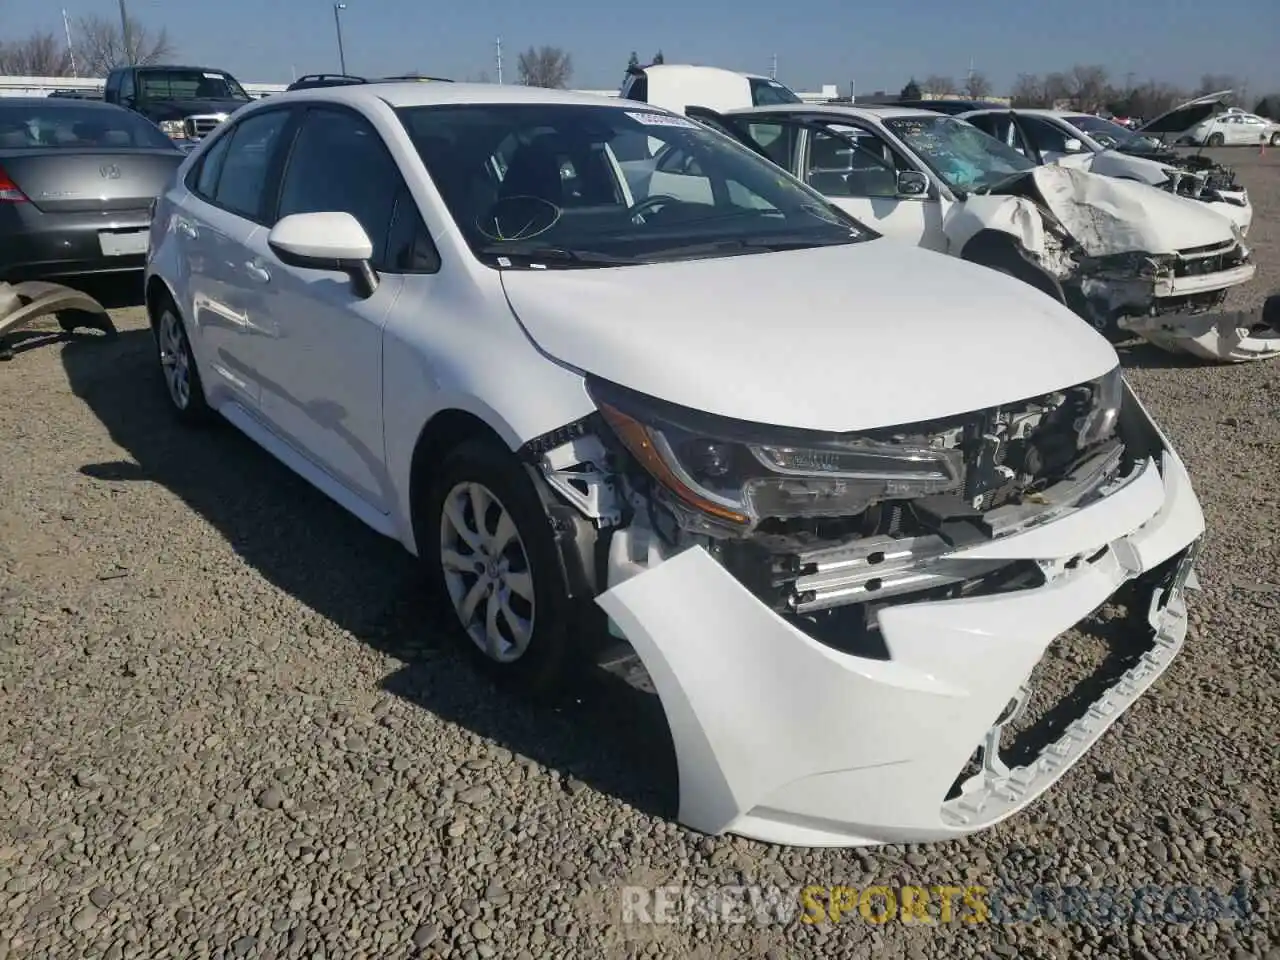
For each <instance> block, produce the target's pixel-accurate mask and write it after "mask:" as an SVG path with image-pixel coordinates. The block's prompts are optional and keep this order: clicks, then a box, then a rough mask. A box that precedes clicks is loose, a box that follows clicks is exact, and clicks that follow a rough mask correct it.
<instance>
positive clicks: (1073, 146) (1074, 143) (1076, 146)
mask: <svg viewBox="0 0 1280 960" xmlns="http://www.w3.org/2000/svg"><path fill="white" fill-rule="evenodd" d="M1062 148H1063V149H1064V150H1066V151H1067V153H1084V143H1083V142H1081V141H1080V140H1077V139H1076V138H1075V137H1071V138H1070V139H1068V140H1067V141H1066V143H1064V144H1063V145H1062Z"/></svg>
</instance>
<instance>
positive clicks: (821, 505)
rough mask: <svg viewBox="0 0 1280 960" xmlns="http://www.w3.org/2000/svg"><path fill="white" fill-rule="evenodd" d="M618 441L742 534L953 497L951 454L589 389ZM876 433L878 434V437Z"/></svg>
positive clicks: (958, 459) (679, 493) (955, 455)
mask: <svg viewBox="0 0 1280 960" xmlns="http://www.w3.org/2000/svg"><path fill="white" fill-rule="evenodd" d="M588 389H589V390H590V393H591V396H592V399H593V400H594V401H595V403H596V406H597V407H598V408H599V410H600V413H601V415H602V416H603V417H604V419H605V422H606V423H608V425H609V426H610V428H611V429H612V430H613V432H614V433H615V434H616V435H617V437H618V439H619V440H620V441H621V442H622V444H623V445H624V446H625V447H626V448H627V450H628V451H629V452H630V453H631V455H632V456H633V457H634V458H635V459H636V461H637V462H638V463H639V464H640V465H641V466H642V467H643V468H644V469H645V470H646V471H647V472H648V473H649V474H650V475H651V476H652V477H653V478H654V479H655V480H656V481H657V482H658V483H660V484H662V486H664V487H665V488H666V489H667V490H668V491H670V492H671V493H672V494H674V495H675V496H676V497H678V498H679V499H680V500H682V501H683V502H684V503H686V504H688V505H689V506H692V507H695V508H697V509H698V510H701V511H702V512H704V513H706V514H709V515H711V516H713V517H716V518H718V519H720V520H723V521H727V522H729V523H731V524H736V525H741V526H750V525H752V524H754V523H755V522H757V521H759V520H761V519H764V518H766V517H776V518H779V519H786V518H797V517H848V516H857V515H858V514H860V513H862V512H863V511H864V510H866V509H867V507H869V506H871V505H872V504H874V503H877V502H879V501H882V500H889V499H906V498H910V497H921V496H927V495H929V494H933V493H944V492H949V491H954V490H958V489H959V488H960V486H961V484H962V482H963V469H964V467H963V459H962V455H961V453H960V452H959V451H958V450H955V449H945V448H941V447H932V446H929V445H927V444H925V443H922V442H920V441H919V440H918V439H914V438H913V439H904V442H901V443H899V442H896V441H894V440H893V439H892V438H885V437H883V436H879V437H877V439H871V438H865V437H858V436H852V435H848V434H830V433H817V432H810V431H799V430H794V429H788V428H784V427H767V426H760V425H756V424H750V423H746V422H744V421H740V420H727V419H724V418H720V417H715V416H711V415H709V414H704V413H700V412H698V411H694V410H689V409H687V408H684V407H677V406H674V405H672V404H668V403H665V402H664V401H660V400H656V399H654V398H652V397H646V396H643V395H641V394H636V393H634V392H632V391H630V390H625V389H623V388H620V387H617V386H615V385H613V384H605V383H602V382H599V381H592V382H591V383H590V384H589V385H588ZM877 433H878V434H881V435H883V434H884V431H877Z"/></svg>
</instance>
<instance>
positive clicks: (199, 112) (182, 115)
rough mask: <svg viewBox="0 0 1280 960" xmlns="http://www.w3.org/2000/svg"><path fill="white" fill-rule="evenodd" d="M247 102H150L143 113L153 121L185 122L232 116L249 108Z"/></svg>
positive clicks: (144, 107)
mask: <svg viewBox="0 0 1280 960" xmlns="http://www.w3.org/2000/svg"><path fill="white" fill-rule="evenodd" d="M249 103H250V101H247V100H148V101H147V102H146V103H145V104H143V106H142V112H143V113H145V114H146V115H147V116H149V117H151V118H152V119H153V120H184V119H186V118H187V117H198V116H208V115H210V114H217V113H225V114H232V113H234V112H235V111H237V110H239V109H240V108H241V107H245V106H248V105H249Z"/></svg>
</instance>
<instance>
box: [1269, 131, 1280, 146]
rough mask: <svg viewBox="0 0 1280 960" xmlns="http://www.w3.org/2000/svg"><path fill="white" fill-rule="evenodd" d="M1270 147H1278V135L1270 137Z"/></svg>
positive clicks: (1279, 136) (1279, 140)
mask: <svg viewBox="0 0 1280 960" xmlns="http://www.w3.org/2000/svg"><path fill="white" fill-rule="evenodd" d="M1271 145H1272V146H1273V147H1280V133H1273V134H1272V135H1271Z"/></svg>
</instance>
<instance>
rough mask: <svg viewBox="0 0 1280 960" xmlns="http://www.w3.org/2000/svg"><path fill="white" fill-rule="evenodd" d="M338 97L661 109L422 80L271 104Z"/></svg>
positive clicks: (408, 103)
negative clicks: (424, 81)
mask: <svg viewBox="0 0 1280 960" xmlns="http://www.w3.org/2000/svg"><path fill="white" fill-rule="evenodd" d="M291 99H297V100H335V101H342V102H345V103H359V102H365V101H369V100H375V99H376V100H383V101H385V102H386V103H387V104H389V105H390V106H392V107H428V106H451V105H464V104H490V105H497V104H504V103H510V104H521V103H547V104H565V105H578V106H614V107H624V106H627V105H630V106H631V107H632V108H633V109H643V110H649V111H653V110H659V109H661V108H660V107H653V106H651V105H649V104H641V103H635V102H633V101H630V100H619V99H618V98H617V97H605V96H601V95H599V94H590V93H575V92H573V91H572V90H549V89H546V88H544V87H525V86H517V85H505V84H496V83H422V82H421V81H418V80H409V81H396V82H391V83H356V84H342V85H340V86H332V87H311V88H309V89H305V90H291V91H288V92H286V93H280V94H276V95H275V96H273V97H272V98H271V101H270V102H271V103H273V104H278V103H280V102H282V101H285V100H291Z"/></svg>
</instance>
